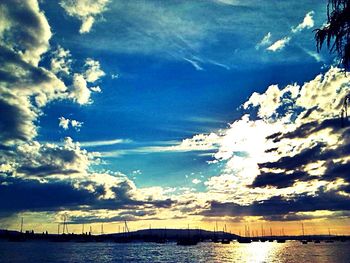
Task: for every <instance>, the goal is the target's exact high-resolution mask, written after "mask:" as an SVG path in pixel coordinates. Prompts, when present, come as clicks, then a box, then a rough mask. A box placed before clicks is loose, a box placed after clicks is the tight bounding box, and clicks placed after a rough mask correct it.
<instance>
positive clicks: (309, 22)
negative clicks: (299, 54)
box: [292, 11, 315, 33]
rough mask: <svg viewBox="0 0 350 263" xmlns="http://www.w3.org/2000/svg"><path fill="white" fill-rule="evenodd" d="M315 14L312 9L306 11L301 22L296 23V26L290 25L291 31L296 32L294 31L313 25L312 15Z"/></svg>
mask: <svg viewBox="0 0 350 263" xmlns="http://www.w3.org/2000/svg"><path fill="white" fill-rule="evenodd" d="M314 14H315V12H314V11H310V12H309V13H307V14H306V15H305V17H304V20H303V22H301V23H300V24H299V25H297V26H296V27H292V32H293V33H296V32H300V31H302V30H304V29H309V28H312V27H314V25H315V22H314V19H313V15H314Z"/></svg>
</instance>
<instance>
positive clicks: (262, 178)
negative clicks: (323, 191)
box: [250, 171, 318, 188]
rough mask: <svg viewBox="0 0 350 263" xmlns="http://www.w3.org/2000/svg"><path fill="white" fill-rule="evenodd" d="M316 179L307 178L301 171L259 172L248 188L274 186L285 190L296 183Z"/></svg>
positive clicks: (312, 177) (314, 177) (315, 177)
mask: <svg viewBox="0 0 350 263" xmlns="http://www.w3.org/2000/svg"><path fill="white" fill-rule="evenodd" d="M317 178H318V177H317V176H309V175H308V174H307V173H306V172H302V171H293V172H292V173H289V174H287V173H271V172H261V174H260V175H258V176H257V177H255V179H254V182H253V183H252V185H251V186H250V187H266V186H274V187H277V188H285V187H290V186H293V184H294V183H295V182H296V181H307V180H313V179H317Z"/></svg>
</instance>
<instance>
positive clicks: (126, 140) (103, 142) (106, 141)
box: [79, 139, 133, 148]
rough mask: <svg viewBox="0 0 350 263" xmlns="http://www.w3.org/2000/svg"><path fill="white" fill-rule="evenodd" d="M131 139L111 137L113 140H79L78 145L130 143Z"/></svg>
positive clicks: (90, 146) (97, 145) (94, 145)
mask: <svg viewBox="0 0 350 263" xmlns="http://www.w3.org/2000/svg"><path fill="white" fill-rule="evenodd" d="M132 142H133V141H132V140H129V139H113V140H103V141H85V142H84V141H83V142H79V145H80V146H81V147H89V148H92V147H100V146H109V145H115V144H130V143H132Z"/></svg>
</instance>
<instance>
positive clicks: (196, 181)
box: [192, 178, 202, 184]
mask: <svg viewBox="0 0 350 263" xmlns="http://www.w3.org/2000/svg"><path fill="white" fill-rule="evenodd" d="M201 182H202V181H201V180H199V179H197V178H195V179H193V180H192V183H194V184H200V183H201Z"/></svg>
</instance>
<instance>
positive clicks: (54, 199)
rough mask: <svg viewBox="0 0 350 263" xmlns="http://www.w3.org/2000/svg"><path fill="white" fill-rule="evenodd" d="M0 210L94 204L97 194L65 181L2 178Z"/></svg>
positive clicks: (57, 207) (43, 209)
mask: <svg viewBox="0 0 350 263" xmlns="http://www.w3.org/2000/svg"><path fill="white" fill-rule="evenodd" d="M2 181H3V182H2V183H1V184H0V200H1V201H0V211H4V212H9V211H12V212H13V213H16V212H21V211H58V210H61V209H67V208H77V207H78V206H80V205H89V204H92V203H93V201H94V200H95V198H96V197H95V196H94V195H93V194H91V193H89V192H88V191H87V190H84V189H79V190H78V189H76V188H74V187H73V186H72V185H71V184H69V183H65V182H55V183H40V182H38V181H37V180H17V179H7V180H6V181H4V180H3V179H2Z"/></svg>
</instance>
